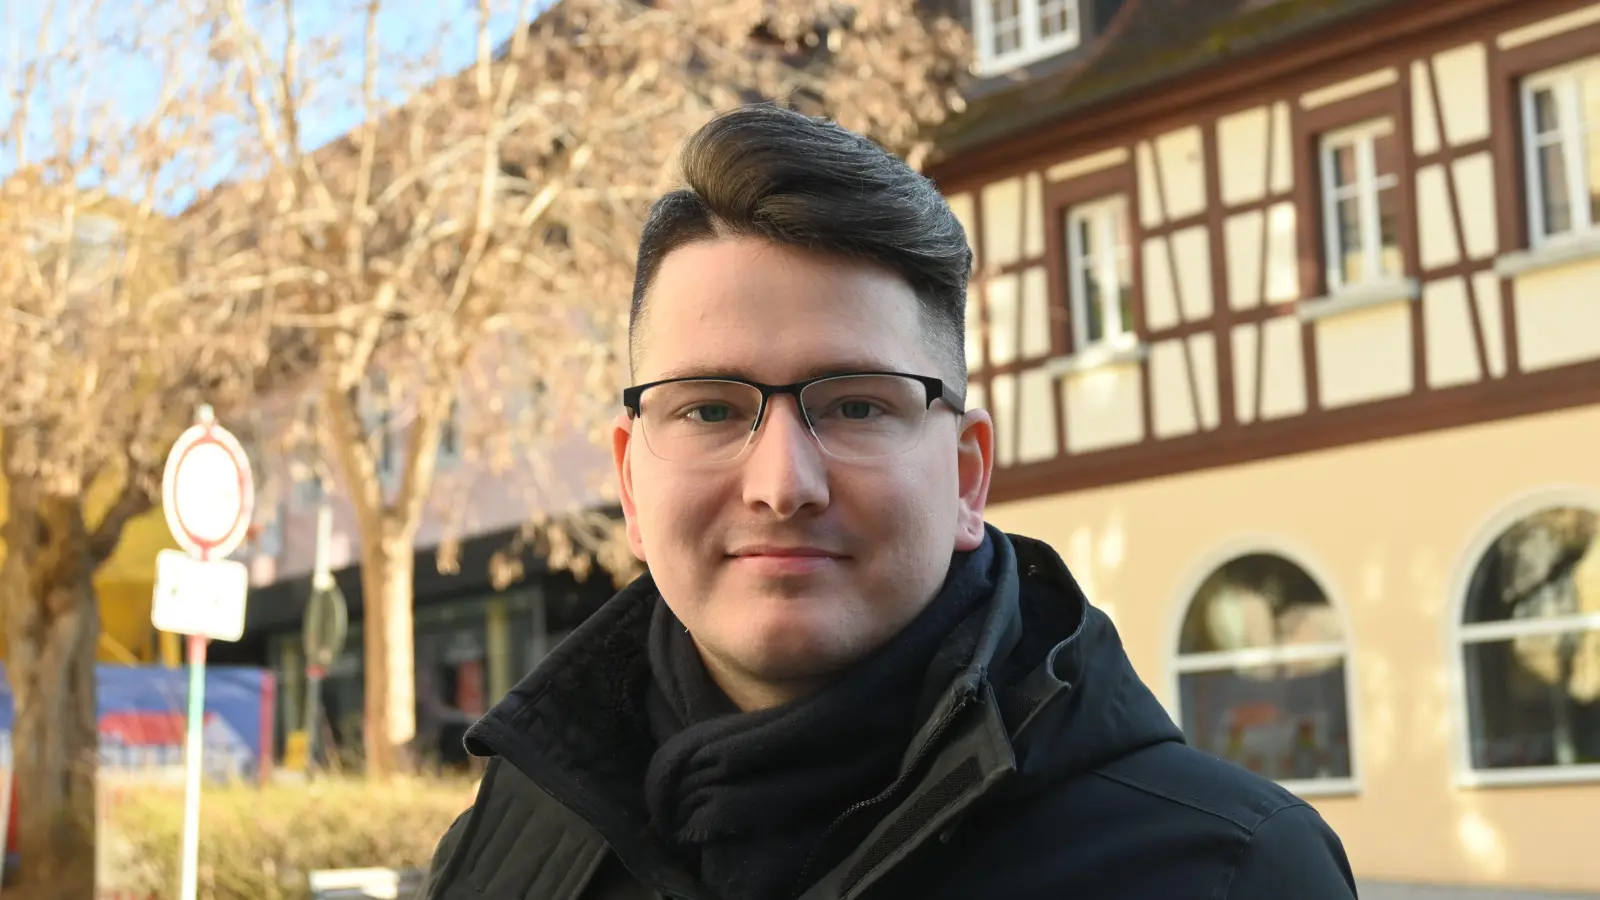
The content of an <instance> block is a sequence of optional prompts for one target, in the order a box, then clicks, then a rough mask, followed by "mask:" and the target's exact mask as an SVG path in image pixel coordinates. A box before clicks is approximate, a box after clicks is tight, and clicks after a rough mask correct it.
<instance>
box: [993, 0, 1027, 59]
mask: <svg viewBox="0 0 1600 900" xmlns="http://www.w3.org/2000/svg"><path fill="white" fill-rule="evenodd" d="M1021 5H1022V0H994V2H993V5H992V7H991V8H992V9H993V10H994V53H995V55H996V56H1002V55H1004V54H1007V53H1010V52H1012V51H1014V50H1017V49H1019V48H1020V47H1021V46H1022V10H1021Z"/></svg>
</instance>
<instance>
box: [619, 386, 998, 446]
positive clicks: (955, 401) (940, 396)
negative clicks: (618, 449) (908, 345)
mask: <svg viewBox="0 0 1600 900" xmlns="http://www.w3.org/2000/svg"><path fill="white" fill-rule="evenodd" d="M862 375H892V376H894V377H896V378H909V379H911V380H912V381H915V382H917V383H918V384H920V385H922V387H923V389H924V390H926V391H927V392H928V409H932V408H933V403H934V401H935V400H942V401H944V404H945V405H946V406H948V407H950V408H951V409H952V410H954V411H955V412H956V414H957V415H960V414H962V413H965V412H966V411H967V410H966V407H965V406H964V405H963V403H962V398H960V397H957V396H956V395H955V392H954V391H952V390H950V389H949V388H948V387H946V386H945V383H944V380H943V379H940V378H934V377H933V376H931V375H912V374H910V373H908V372H839V373H836V374H833V375H818V376H817V377H816V378H807V379H806V380H805V381H796V382H793V383H791V384H763V383H762V382H759V381H751V380H750V379H748V378H737V377H733V376H722V375H685V376H683V377H681V378H663V379H661V380H660V381H651V382H648V383H646V384H636V385H634V386H633V387H630V388H624V389H623V391H622V408H623V409H625V410H627V412H628V418H630V419H634V418H638V416H639V402H640V399H641V398H642V397H643V396H644V392H645V391H647V390H649V389H651V388H653V387H657V386H659V385H663V384H677V383H680V382H684V381H723V382H728V383H730V384H743V385H748V386H750V387H753V388H755V389H756V390H758V391H760V392H761V406H760V408H759V409H757V410H756V420H755V422H754V423H753V424H752V425H751V426H750V430H751V431H752V432H754V431H756V430H758V429H760V428H761V423H762V421H764V420H765V419H766V417H767V403H768V401H770V400H771V399H772V398H773V397H777V396H781V395H785V394H787V395H788V396H791V397H793V398H794V405H795V407H796V408H797V409H799V410H800V418H802V419H804V420H805V423H806V427H807V428H815V426H814V425H813V424H812V422H811V416H810V414H809V413H807V412H806V406H805V404H804V403H801V402H800V392H801V391H803V390H805V389H806V388H808V387H810V386H812V385H813V384H817V383H818V382H822V381H834V380H837V379H840V378H856V377H859V376H862Z"/></svg>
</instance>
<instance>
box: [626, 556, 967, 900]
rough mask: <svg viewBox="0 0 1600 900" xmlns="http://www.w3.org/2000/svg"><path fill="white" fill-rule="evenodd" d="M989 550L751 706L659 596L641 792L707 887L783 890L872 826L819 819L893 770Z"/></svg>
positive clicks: (731, 898) (741, 896) (781, 895)
mask: <svg viewBox="0 0 1600 900" xmlns="http://www.w3.org/2000/svg"><path fill="white" fill-rule="evenodd" d="M993 559H994V551H993V547H992V546H991V544H990V542H989V539H987V538H985V540H984V543H983V545H982V546H980V547H979V548H978V549H977V550H975V551H972V552H970V553H958V554H956V555H955V557H954V558H953V559H952V560H951V565H950V572H949V574H948V575H947V576H946V578H945V583H944V586H943V587H942V588H941V589H940V591H939V593H938V595H937V596H935V598H934V599H933V601H932V602H930V603H929V604H928V606H927V608H926V609H924V610H923V611H922V612H921V613H920V614H919V615H918V616H917V618H916V619H914V620H912V622H911V624H910V625H908V626H907V627H906V628H905V629H904V630H903V631H901V632H900V634H898V635H897V636H895V638H894V639H892V640H891V641H890V642H889V643H888V644H886V645H885V646H884V647H882V648H880V649H879V650H878V651H877V652H876V653H874V654H873V655H872V656H870V657H868V658H867V659H866V660H864V661H862V662H861V663H858V664H857V665H856V666H855V667H853V668H852V669H850V670H849V671H848V672H846V673H845V674H844V675H843V676H842V677H840V678H839V679H838V680H837V681H836V682H835V683H834V684H832V685H831V686H829V687H828V688H826V689H825V690H823V691H821V692H820V693H818V694H816V695H815V696H812V697H810V698H807V699H804V700H800V701H797V702H795V703H791V704H788V705H785V706H781V707H778V708H775V709H769V710H763V711H760V712H754V713H740V712H739V710H738V709H737V707H735V706H734V705H733V702H732V701H731V700H729V699H728V697H727V695H725V694H724V693H723V692H722V690H721V689H720V688H718V687H717V686H716V684H715V683H714V682H713V681H712V680H711V677H710V676H709V675H708V674H707V672H706V670H705V666H704V665H703V664H702V663H701V661H700V656H699V652H698V651H697V650H696V649H695V646H694V642H693V640H692V639H691V638H690V636H689V634H688V633H687V632H686V631H685V629H684V627H683V625H682V623H680V622H679V621H678V619H677V617H676V616H674V615H673V614H672V611H671V610H670V609H668V608H667V605H666V603H665V602H663V601H661V600H660V598H657V600H656V607H655V610H654V614H653V617H652V619H651V623H650V643H649V657H650V670H651V675H652V682H653V683H652V687H651V690H650V694H649V698H648V703H647V708H648V711H649V717H650V728H651V731H652V733H653V734H654V736H655V739H656V742H657V750H656V752H655V755H654V756H653V757H652V758H651V760H650V766H649V771H648V773H647V776H646V782H645V797H646V801H647V803H648V806H649V810H650V817H651V821H652V823H653V825H654V828H655V830H656V831H657V832H658V833H659V835H660V836H661V838H662V839H663V840H665V841H666V842H667V844H668V846H669V847H671V848H672V850H673V852H674V856H675V857H676V858H677V859H678V860H679V861H680V862H681V863H683V864H685V865H686V866H688V867H689V869H690V870H691V871H693V872H695V873H696V874H697V875H698V877H699V879H700V881H701V882H702V883H703V884H704V885H705V886H706V887H707V888H708V889H710V890H711V891H712V892H713V893H714V894H715V895H716V896H717V897H719V898H721V900H788V898H790V897H793V896H795V895H797V894H799V893H800V892H801V891H802V890H803V889H804V888H806V887H808V886H809V884H801V883H799V880H800V879H801V878H802V877H803V878H805V880H806V881H807V882H811V881H814V880H815V879H816V878H818V877H820V876H821V875H822V874H823V873H825V872H827V871H828V869H829V868H831V867H832V866H833V865H836V864H837V862H838V861H839V860H840V859H843V858H844V856H845V855H847V854H848V853H849V851H850V850H851V849H852V848H853V847H854V845H855V844H856V843H858V842H859V841H860V840H861V839H863V838H865V836H866V834H867V833H868V832H870V831H871V829H872V827H873V826H874V825H875V824H876V822H877V819H876V817H874V816H871V815H855V816H852V817H850V818H849V819H846V820H845V821H844V822H843V823H841V827H840V828H837V829H835V830H834V831H833V832H832V833H829V827H830V825H831V824H833V823H834V820H836V819H838V818H839V817H840V816H841V814H843V813H844V812H845V810H846V809H848V808H849V807H851V806H852V804H855V803H859V802H861V801H863V800H867V799H870V798H872V797H874V796H875V795H877V794H878V793H880V792H881V791H883V790H884V789H885V788H887V787H889V785H890V783H891V782H893V781H894V779H895V776H896V775H897V774H898V772H899V767H900V764H901V759H902V757H903V756H904V754H905V752H906V750H907V747H908V745H909V744H910V742H911V739H912V737H913V736H914V735H915V733H916V731H917V729H918V727H919V726H920V725H921V724H922V721H923V719H924V718H926V716H927V715H928V714H929V712H930V710H931V707H932V703H933V701H934V700H936V699H937V697H938V695H939V693H940V692H941V691H942V690H943V689H944V688H945V687H946V685H947V683H948V679H949V676H950V675H951V673H950V672H948V671H945V669H946V668H947V667H946V666H942V665H938V660H937V659H936V655H937V654H938V651H939V649H940V646H941V644H942V643H943V642H944V640H945V638H946V636H947V635H949V634H950V632H951V631H952V630H953V629H954V628H955V627H956V626H957V625H958V624H960V623H961V622H962V621H963V620H965V619H966V618H967V617H968V616H970V615H972V614H973V613H974V612H976V611H978V610H980V609H982V608H983V607H984V606H985V605H986V601H987V600H988V599H989V596H990V593H991V586H992V584H993V580H992V578H991V575H990V566H991V564H992V562H993ZM935 681H938V682H939V683H937V684H935V683H934V682H935ZM874 812H875V813H876V814H877V815H878V816H881V815H882V813H883V812H884V810H881V809H880V810H874ZM825 834H826V835H827V838H828V839H827V842H826V846H825V847H821V846H819V843H820V842H821V841H822V838H823V837H824V835H825ZM814 853H815V854H816V855H817V858H815V859H811V857H812V856H813V854H814Z"/></svg>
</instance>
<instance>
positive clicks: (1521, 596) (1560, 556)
mask: <svg viewBox="0 0 1600 900" xmlns="http://www.w3.org/2000/svg"><path fill="white" fill-rule="evenodd" d="M1597 524H1600V516H1596V515H1595V513H1593V512H1591V511H1590V510H1587V509H1577V508H1572V507H1560V508H1556V509H1550V510H1545V511H1544V512H1541V513H1537V514H1535V515H1532V516H1529V517H1527V518H1525V519H1523V520H1521V521H1519V522H1517V523H1516V524H1515V525H1512V526H1511V527H1510V528H1508V529H1506V531H1505V533H1504V534H1502V535H1501V536H1500V537H1499V538H1497V539H1496V540H1495V542H1494V544H1493V545H1491V546H1490V548H1489V550H1488V552H1487V553H1485V554H1484V555H1483V558H1482V559H1481V560H1479V561H1478V567H1477V568H1476V569H1475V570H1473V574H1472V581H1471V583H1470V584H1469V585H1468V588H1467V598H1466V618H1465V622H1466V624H1468V625H1471V624H1477V623H1483V622H1505V621H1510V620H1520V619H1548V618H1553V617H1558V616H1571V615H1577V614H1581V613H1591V612H1600V578H1596V577H1595V576H1590V577H1589V578H1587V579H1586V578H1585V577H1583V576H1584V573H1589V572H1600V549H1597V544H1600V537H1597V531H1600V529H1597V527H1596V526H1597Z"/></svg>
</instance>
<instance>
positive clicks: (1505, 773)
mask: <svg viewBox="0 0 1600 900" xmlns="http://www.w3.org/2000/svg"><path fill="white" fill-rule="evenodd" d="M1597 782H1600V763H1587V764H1584V765H1577V766H1532V767H1528V768H1524V769H1472V770H1470V771H1466V772H1460V773H1458V774H1457V775H1456V786H1457V787H1461V788H1467V789H1478V788H1518V787H1541V786H1545V785H1565V784H1595V783H1597Z"/></svg>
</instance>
